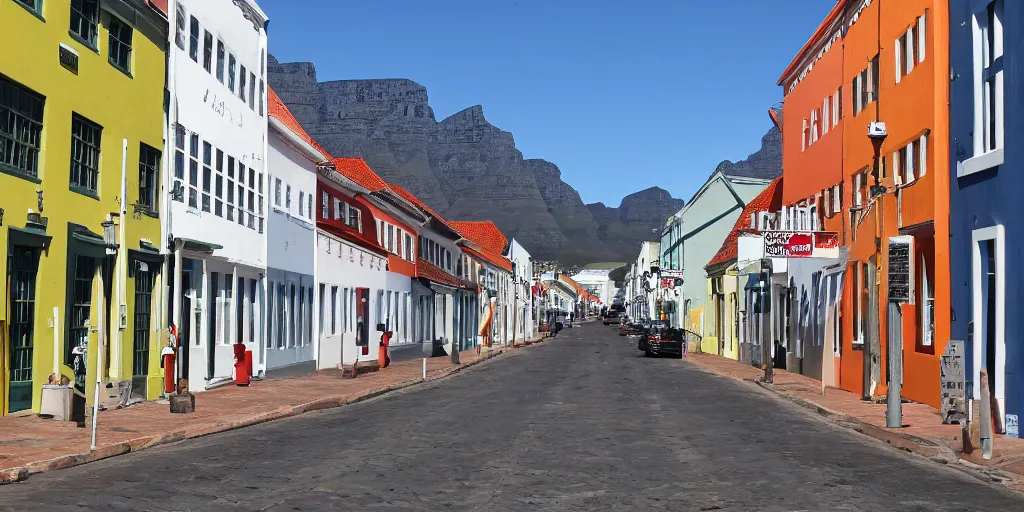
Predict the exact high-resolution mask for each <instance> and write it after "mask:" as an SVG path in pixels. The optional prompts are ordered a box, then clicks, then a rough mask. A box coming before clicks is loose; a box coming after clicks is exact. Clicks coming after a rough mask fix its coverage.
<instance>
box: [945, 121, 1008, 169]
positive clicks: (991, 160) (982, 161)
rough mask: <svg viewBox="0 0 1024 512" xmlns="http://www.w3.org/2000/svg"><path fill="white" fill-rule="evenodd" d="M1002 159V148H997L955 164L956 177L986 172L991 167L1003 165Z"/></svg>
mask: <svg viewBox="0 0 1024 512" xmlns="http://www.w3.org/2000/svg"><path fill="white" fill-rule="evenodd" d="M975 133H977V132H975ZM1003 158H1004V157H1003V148H999V149H996V150H994V151H989V152H988V153H982V154H980V155H978V156H974V157H971V158H968V159H967V160H964V161H962V162H957V164H956V177H957V178H963V177H964V176H968V175H971V174H974V173H976V172H981V171H987V170H989V169H991V168H993V167H996V166H1000V165H1003Z"/></svg>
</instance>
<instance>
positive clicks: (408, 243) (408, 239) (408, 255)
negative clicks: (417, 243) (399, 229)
mask: <svg viewBox="0 0 1024 512" xmlns="http://www.w3.org/2000/svg"><path fill="white" fill-rule="evenodd" d="M405 259H407V260H409V261H413V258H412V236H411V235H409V234H408V233H406V234H405Z"/></svg>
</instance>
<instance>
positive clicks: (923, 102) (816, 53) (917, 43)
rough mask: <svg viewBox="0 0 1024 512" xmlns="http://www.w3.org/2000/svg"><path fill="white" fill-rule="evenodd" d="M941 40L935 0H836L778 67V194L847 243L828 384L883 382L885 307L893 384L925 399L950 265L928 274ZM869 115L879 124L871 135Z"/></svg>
mask: <svg viewBox="0 0 1024 512" xmlns="http://www.w3.org/2000/svg"><path fill="white" fill-rule="evenodd" d="M879 10H881V16H879ZM948 41H949V38H948V11H947V9H946V2H943V1H939V0H899V1H894V0H868V1H864V0H840V1H839V2H838V3H837V4H836V6H835V7H834V8H833V9H832V11H831V12H830V13H829V15H828V16H827V17H826V19H825V20H824V21H823V22H822V24H821V25H820V26H819V27H818V29H817V30H816V31H815V33H814V34H813V35H812V37H811V39H810V40H809V41H808V42H807V43H806V44H805V45H804V47H803V48H802V49H801V50H800V52H798V54H797V56H796V57H795V58H794V59H793V61H792V62H791V63H790V65H789V66H788V67H787V69H786V70H785V71H784V73H783V75H782V77H781V78H780V79H779V85H781V86H782V87H783V93H784V95H785V99H784V104H783V116H782V119H784V120H785V123H784V126H783V175H784V176H786V177H787V178H786V180H785V190H784V192H783V202H784V204H786V205H791V206H807V207H808V210H809V212H810V214H811V215H814V216H816V219H815V222H816V223H817V224H816V227H817V229H820V230H827V231H836V232H838V233H840V236H841V240H842V242H843V244H844V245H845V247H846V248H847V251H848V252H847V260H848V261H847V271H846V277H845V283H844V287H843V295H842V307H841V319H840V340H841V346H840V347H839V349H838V357H837V366H838V368H837V369H838V385H839V386H840V387H841V388H843V389H846V390H849V391H853V392H857V393H863V394H864V395H865V396H869V395H870V396H879V395H881V394H883V393H884V392H885V391H886V387H887V386H886V382H887V367H888V359H887V358H888V350H887V344H888V343H889V340H890V338H892V335H891V334H890V333H889V332H888V330H887V329H888V325H889V323H890V320H892V321H894V322H900V327H899V329H898V331H897V332H895V333H893V334H897V335H901V338H902V341H901V342H902V352H903V354H902V356H903V357H902V363H903V389H902V393H903V396H904V397H906V398H909V399H911V400H914V401H918V402H923V403H927V404H929V405H932V406H935V407H938V405H939V359H938V357H939V355H940V354H941V353H942V352H943V351H944V350H945V346H946V343H947V341H948V338H949V322H950V313H949V311H950V307H949V304H950V286H949V282H948V279H939V280H936V279H935V276H948V275H949V243H948V239H949V199H948V198H949V182H948V177H949V164H948V162H949V144H948V106H947V105H948V103H947V102H948V81H949V62H948V44H949V43H948ZM874 121H880V122H883V123H885V135H884V137H881V136H880V137H876V139H875V140H872V139H871V138H869V136H868V129H869V125H871V123H872V122H874ZM879 135H881V134H880V133H879ZM876 144H877V145H878V147H879V153H878V158H877V159H876V154H875V145H876ZM890 250H892V251H894V252H893V253H894V254H896V255H897V256H895V257H894V258H893V262H892V263H893V266H892V267H891V268H890V258H889V254H890ZM890 273H891V276H892V277H893V278H892V279H890V277H891V276H890ZM890 285H891V286H890ZM890 292H891V293H890ZM890 295H891V297H890ZM900 297H902V299H900ZM890 298H893V299H894V300H899V302H897V304H898V306H897V307H895V308H889V307H888V304H889V301H890ZM865 359H866V361H865Z"/></svg>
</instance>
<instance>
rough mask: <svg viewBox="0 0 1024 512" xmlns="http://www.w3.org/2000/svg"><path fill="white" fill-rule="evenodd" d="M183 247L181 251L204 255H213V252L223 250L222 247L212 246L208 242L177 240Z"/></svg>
mask: <svg viewBox="0 0 1024 512" xmlns="http://www.w3.org/2000/svg"><path fill="white" fill-rule="evenodd" d="M176 240H180V241H181V242H182V243H183V245H182V249H184V250H186V251H194V252H203V253H206V254H213V252H214V251H216V250H219V249H223V248H224V246H223V245H220V244H214V243H209V242H203V241H200V240H194V239H191V238H177V239H176Z"/></svg>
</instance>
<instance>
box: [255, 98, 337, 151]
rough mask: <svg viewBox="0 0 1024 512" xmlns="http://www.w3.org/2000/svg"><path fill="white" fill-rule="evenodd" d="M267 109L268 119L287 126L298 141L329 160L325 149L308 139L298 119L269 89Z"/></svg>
mask: <svg viewBox="0 0 1024 512" xmlns="http://www.w3.org/2000/svg"><path fill="white" fill-rule="evenodd" d="M267 107H268V110H269V112H270V117H273V118H274V119H277V120H278V121H280V122H281V123H282V124H284V125H285V126H287V127H288V129H289V130H291V131H292V133H294V134H295V135H297V136H298V137H299V138H300V139H302V140H304V141H305V142H306V144H309V145H310V146H313V149H316V150H317V151H319V152H320V153H322V154H323V155H324V156H325V157H327V159H328V160H330V158H331V154H330V153H328V152H327V150H326V149H324V148H322V147H320V144H317V143H316V141H315V140H313V138H312V137H310V136H309V134H308V133H306V130H305V129H303V128H302V125H301V124H299V121H298V119H295V116H293V115H292V112H291V111H290V110H288V106H287V105H285V104H284V102H283V101H281V98H280V97H279V96H278V95H277V93H276V92H274V89H273V88H270V89H269V90H268V91H267Z"/></svg>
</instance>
